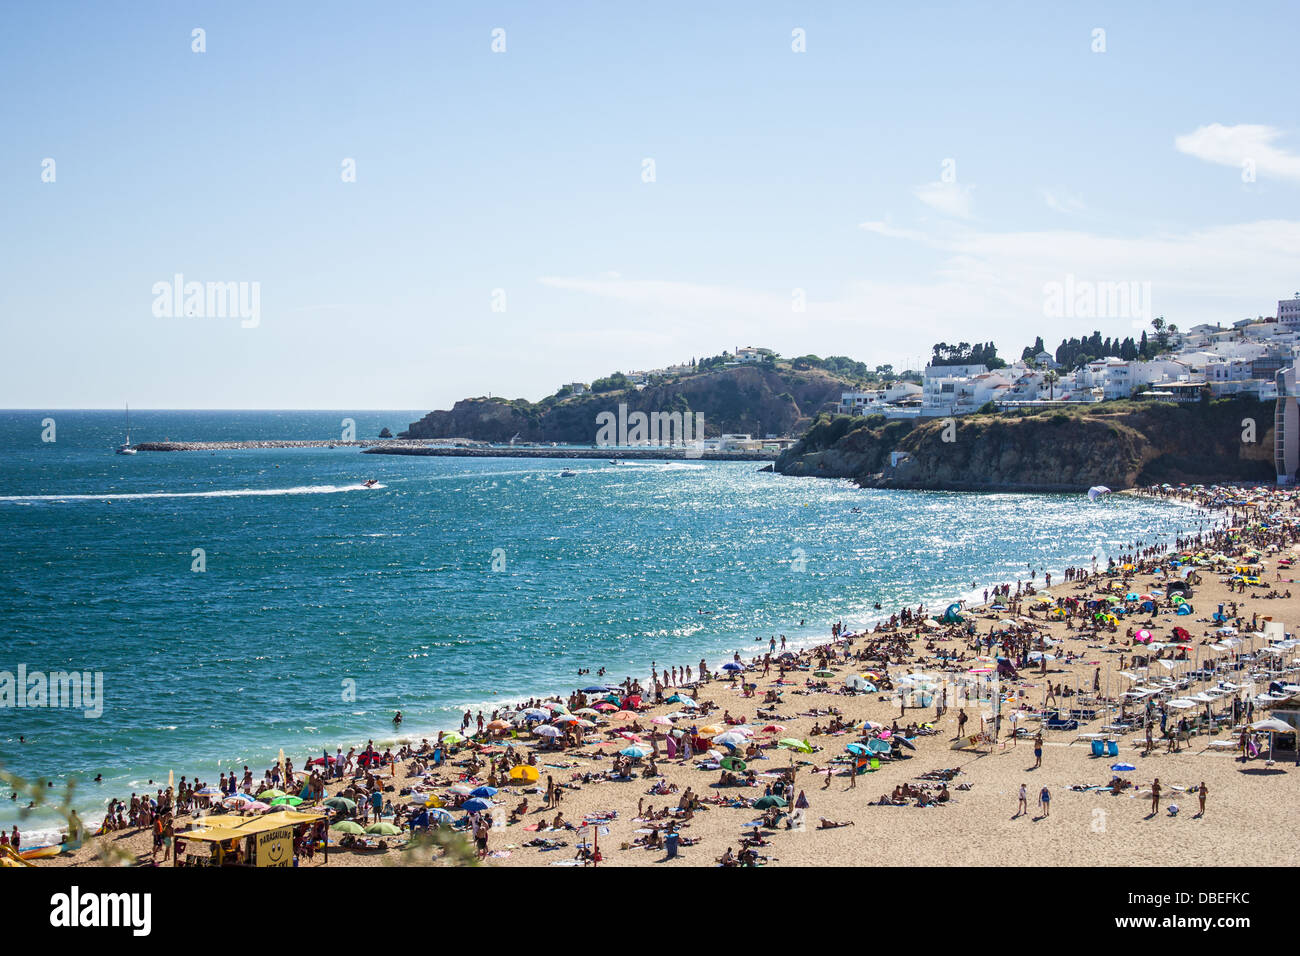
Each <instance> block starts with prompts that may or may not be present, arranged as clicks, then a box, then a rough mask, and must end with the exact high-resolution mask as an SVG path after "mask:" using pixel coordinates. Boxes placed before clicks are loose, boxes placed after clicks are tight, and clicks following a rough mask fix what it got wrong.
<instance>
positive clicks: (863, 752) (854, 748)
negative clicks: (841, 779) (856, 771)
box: [844, 744, 871, 757]
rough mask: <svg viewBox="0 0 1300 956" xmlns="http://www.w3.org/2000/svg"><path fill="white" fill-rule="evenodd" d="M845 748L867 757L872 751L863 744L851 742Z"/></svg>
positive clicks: (852, 752)
mask: <svg viewBox="0 0 1300 956" xmlns="http://www.w3.org/2000/svg"><path fill="white" fill-rule="evenodd" d="M844 749H845V750H847V751H848V752H849V753H851V754H857V755H858V756H859V757H865V756H867V755H868V754H870V753H871V751H870V750H868V749H867V748H866V747H864V746H863V745H862V744H849V745H848V746H847V747H845V748H844Z"/></svg>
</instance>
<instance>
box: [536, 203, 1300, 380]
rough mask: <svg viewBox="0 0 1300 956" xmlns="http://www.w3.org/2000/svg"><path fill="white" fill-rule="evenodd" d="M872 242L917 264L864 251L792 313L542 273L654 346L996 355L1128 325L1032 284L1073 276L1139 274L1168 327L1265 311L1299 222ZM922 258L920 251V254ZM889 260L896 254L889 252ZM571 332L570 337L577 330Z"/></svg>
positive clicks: (1288, 285) (874, 357)
mask: <svg viewBox="0 0 1300 956" xmlns="http://www.w3.org/2000/svg"><path fill="white" fill-rule="evenodd" d="M860 227H861V229H862V230H863V231H864V232H867V233H871V234H872V235H873V236H876V237H880V238H879V239H877V240H876V241H877V242H881V241H883V242H886V243H888V242H903V243H908V244H914V245H916V246H918V247H919V249H920V251H919V256H918V255H917V254H916V253H912V254H910V255H909V258H911V259H913V260H917V259H919V261H920V262H921V264H922V268H921V269H920V270H919V271H918V272H916V273H915V274H913V275H910V276H908V277H906V278H900V277H897V276H896V275H894V274H893V273H892V272H888V271H885V269H886V268H892V267H876V266H873V264H872V262H873V260H875V259H876V257H875V256H874V255H873V256H872V258H870V259H864V261H863V265H862V267H861V268H860V270H859V272H858V277H857V278H855V279H854V280H852V281H848V282H844V283H839V284H836V285H834V286H827V285H824V284H823V285H818V284H816V283H809V288H807V290H806V297H807V301H806V306H805V308H804V311H803V312H797V311H795V310H794V309H792V308H791V295H790V292H791V290H787V289H783V288H779V287H775V286H771V285H768V286H764V287H763V288H754V287H744V286H727V285H717V284H701V283H695V282H681V281H671V280H645V279H639V280H638V279H630V278H623V279H608V278H574V277H557V276H549V277H546V278H543V279H542V280H541V282H542V284H543V285H545V286H547V287H549V288H552V289H556V290H565V291H567V292H572V293H577V294H581V295H586V296H592V297H595V298H599V299H603V300H605V302H606V303H608V304H607V305H606V306H605V307H602V308H601V309H600V310H598V311H599V314H600V316H601V327H606V328H608V327H609V326H611V325H612V326H614V327H617V328H619V329H622V330H625V332H626V333H627V334H630V335H635V334H636V333H637V332H638V331H639V332H640V333H641V334H643V335H644V334H647V333H651V331H652V330H653V336H654V337H655V338H656V339H660V337H661V336H662V337H663V339H660V341H661V342H662V341H663V340H664V339H666V340H670V341H675V342H678V343H682V345H681V347H678V348H676V349H673V348H664V351H665V352H666V353H668V352H671V353H673V354H675V353H676V352H679V351H681V352H683V354H686V353H685V351H683V349H687V350H690V351H693V353H695V354H712V353H713V352H715V351H717V350H719V349H720V348H723V347H727V348H729V347H731V346H733V345H735V344H737V343H753V344H762V345H766V346H768V347H770V348H775V349H777V350H779V351H782V352H784V353H786V354H792V355H793V354H803V353H805V352H816V353H817V354H823V355H827V354H829V355H852V356H854V357H856V358H860V359H862V360H864V361H867V362H870V363H873V364H878V363H880V362H886V361H889V362H893V363H894V364H895V365H898V364H899V363H900V362H903V363H907V362H910V361H912V360H914V359H915V358H917V357H918V356H924V355H925V354H926V353H927V352H928V351H929V348H930V345H931V344H933V343H934V342H938V341H949V342H956V341H962V340H965V341H976V340H980V341H983V340H987V339H990V338H992V339H993V340H994V341H996V342H997V343H998V345H999V346H1000V347H1001V348H1002V349H1003V350H1004V352H1006V353H1007V354H1011V353H1013V352H1014V353H1015V354H1016V355H1018V354H1019V351H1020V348H1021V347H1022V346H1024V345H1027V344H1029V343H1032V342H1033V340H1034V336H1036V335H1042V336H1043V338H1044V339H1045V340H1047V342H1048V344H1049V346H1050V347H1052V348H1054V347H1055V345H1056V343H1057V342H1059V341H1060V340H1061V339H1062V338H1068V337H1070V336H1077V335H1084V334H1088V333H1090V332H1092V331H1093V330H1094V329H1096V330H1098V331H1101V332H1102V334H1103V335H1134V334H1136V332H1135V322H1134V319H1133V317H1131V316H1125V317H1113V318H1112V317H1102V318H1095V319H1088V318H1076V319H1061V318H1054V317H1052V315H1051V314H1049V312H1048V310H1047V307H1046V303H1045V287H1046V286H1047V285H1048V284H1049V283H1061V282H1064V281H1066V278H1067V277H1073V279H1074V280H1075V281H1076V282H1094V283H1141V284H1145V283H1149V284H1150V285H1149V289H1150V299H1149V301H1146V305H1148V306H1150V308H1151V310H1152V313H1151V314H1154V315H1164V316H1165V317H1166V318H1167V319H1168V320H1169V321H1171V322H1174V323H1176V324H1178V325H1179V326H1180V327H1182V328H1190V327H1191V326H1193V325H1196V324H1198V323H1200V322H1216V321H1223V322H1231V321H1235V320H1237V319H1241V318H1244V317H1246V316H1254V315H1257V314H1265V315H1272V314H1273V311H1274V308H1275V306H1276V302H1277V300H1278V298H1280V297H1282V296H1285V295H1288V294H1289V293H1290V291H1291V290H1292V289H1294V287H1295V263H1296V262H1297V261H1300V221H1289V220H1263V221H1258V222H1248V223H1240V224H1235V225H1226V226H1213V227H1207V228H1204V229H1196V230H1191V231H1185V232H1178V233H1154V234H1149V235H1140V236H1128V237H1115V236H1108V235H1098V234H1095V233H1092V232H1088V231H1084V230H1077V229H1074V230H1072V229H1057V230H1044V231H1022V232H994V231H987V230H980V229H975V228H972V227H970V226H968V225H963V224H956V223H943V224H937V225H936V227H935V229H934V230H933V231H923V230H917V229H906V228H900V227H896V226H893V225H891V224H889V223H887V222H881V221H868V222H863V223H861V226H860ZM927 260H928V261H927ZM889 261H890V262H896V261H897V259H896V258H891V259H890V260H889ZM573 331H574V332H575V341H576V340H577V339H580V338H581V335H582V333H581V331H580V330H573Z"/></svg>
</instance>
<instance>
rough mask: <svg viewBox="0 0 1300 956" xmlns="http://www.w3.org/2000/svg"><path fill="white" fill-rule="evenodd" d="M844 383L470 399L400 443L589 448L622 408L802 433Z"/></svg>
mask: <svg viewBox="0 0 1300 956" xmlns="http://www.w3.org/2000/svg"><path fill="white" fill-rule="evenodd" d="M845 387H846V386H845V382H844V381H843V380H842V379H840V378H838V377H836V376H834V375H830V374H828V373H826V372H824V371H821V370H819V369H811V370H806V371H795V370H792V369H789V368H777V369H772V368H763V367H758V366H740V367H736V368H727V369H720V370H717V371H712V372H704V373H701V374H698V375H692V376H688V377H685V378H683V379H681V380H679V381H677V382H673V383H670V384H665V385H658V386H653V387H649V388H644V389H640V390H638V389H627V390H623V391H614V392H606V393H603V394H599V395H583V396H580V397H576V398H566V399H563V400H556V399H546V400H543V401H541V402H528V401H525V400H523V399H515V400H513V401H511V400H507V399H497V398H467V399H463V400H461V401H459V402H457V403H456V404H455V405H454V406H453V407H452V408H451V409H450V410H446V411H436V412H430V413H429V414H428V415H425V416H424V417H423V418H421V419H420V420H419V421H418V422H413V423H412V424H411V427H410V428H409V429H407V430H406V431H405V432H401V433H400V434H399V437H401V438H471V439H476V440H478V441H489V442H505V441H509V440H510V439H511V438H512V437H514V436H515V435H516V434H517V435H519V439H520V441H529V442H551V441H553V442H565V443H572V444H590V443H591V442H593V441H594V440H595V437H596V432H597V422H596V416H597V415H599V414H600V413H601V412H605V411H608V412H614V413H615V414H617V412H618V406H619V404H620V403H623V404H626V405H627V407H628V413H629V414H630V413H632V412H637V411H641V412H645V413H647V414H649V413H652V412H670V413H671V412H683V413H685V412H688V411H689V412H692V413H694V412H700V413H703V415H704V426H705V433H706V434H707V435H710V436H714V435H720V434H724V433H737V432H739V433H749V434H759V433H760V432H761V433H762V434H777V435H791V434H797V433H798V432H799V431H801V430H803V429H804V428H806V427H807V426H808V424H809V423H810V422H811V420H812V416H813V415H815V414H817V413H818V412H819V411H821V410H822V409H823V408H825V407H827V406H828V405H829V404H831V403H834V402H838V400H839V397H840V392H841V391H842V390H843V389H844V388H845Z"/></svg>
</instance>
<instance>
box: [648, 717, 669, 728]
mask: <svg viewBox="0 0 1300 956" xmlns="http://www.w3.org/2000/svg"><path fill="white" fill-rule="evenodd" d="M650 723H652V724H659V725H660V726H663V725H665V724H666V725H668V726H670V727H671V726H672V723H673V722H672V721H671V720H669V719H668V718H667V717H651V718H650Z"/></svg>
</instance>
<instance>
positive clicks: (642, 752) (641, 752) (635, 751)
mask: <svg viewBox="0 0 1300 956" xmlns="http://www.w3.org/2000/svg"><path fill="white" fill-rule="evenodd" d="M619 753H621V754H622V755H623V756H624V757H645V756H647V755H648V754H649V753H650V751H649V750H648V749H646V748H645V747H638V746H636V745H635V744H633V745H632V746H631V747H624V748H623V749H622V750H620V751H619Z"/></svg>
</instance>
